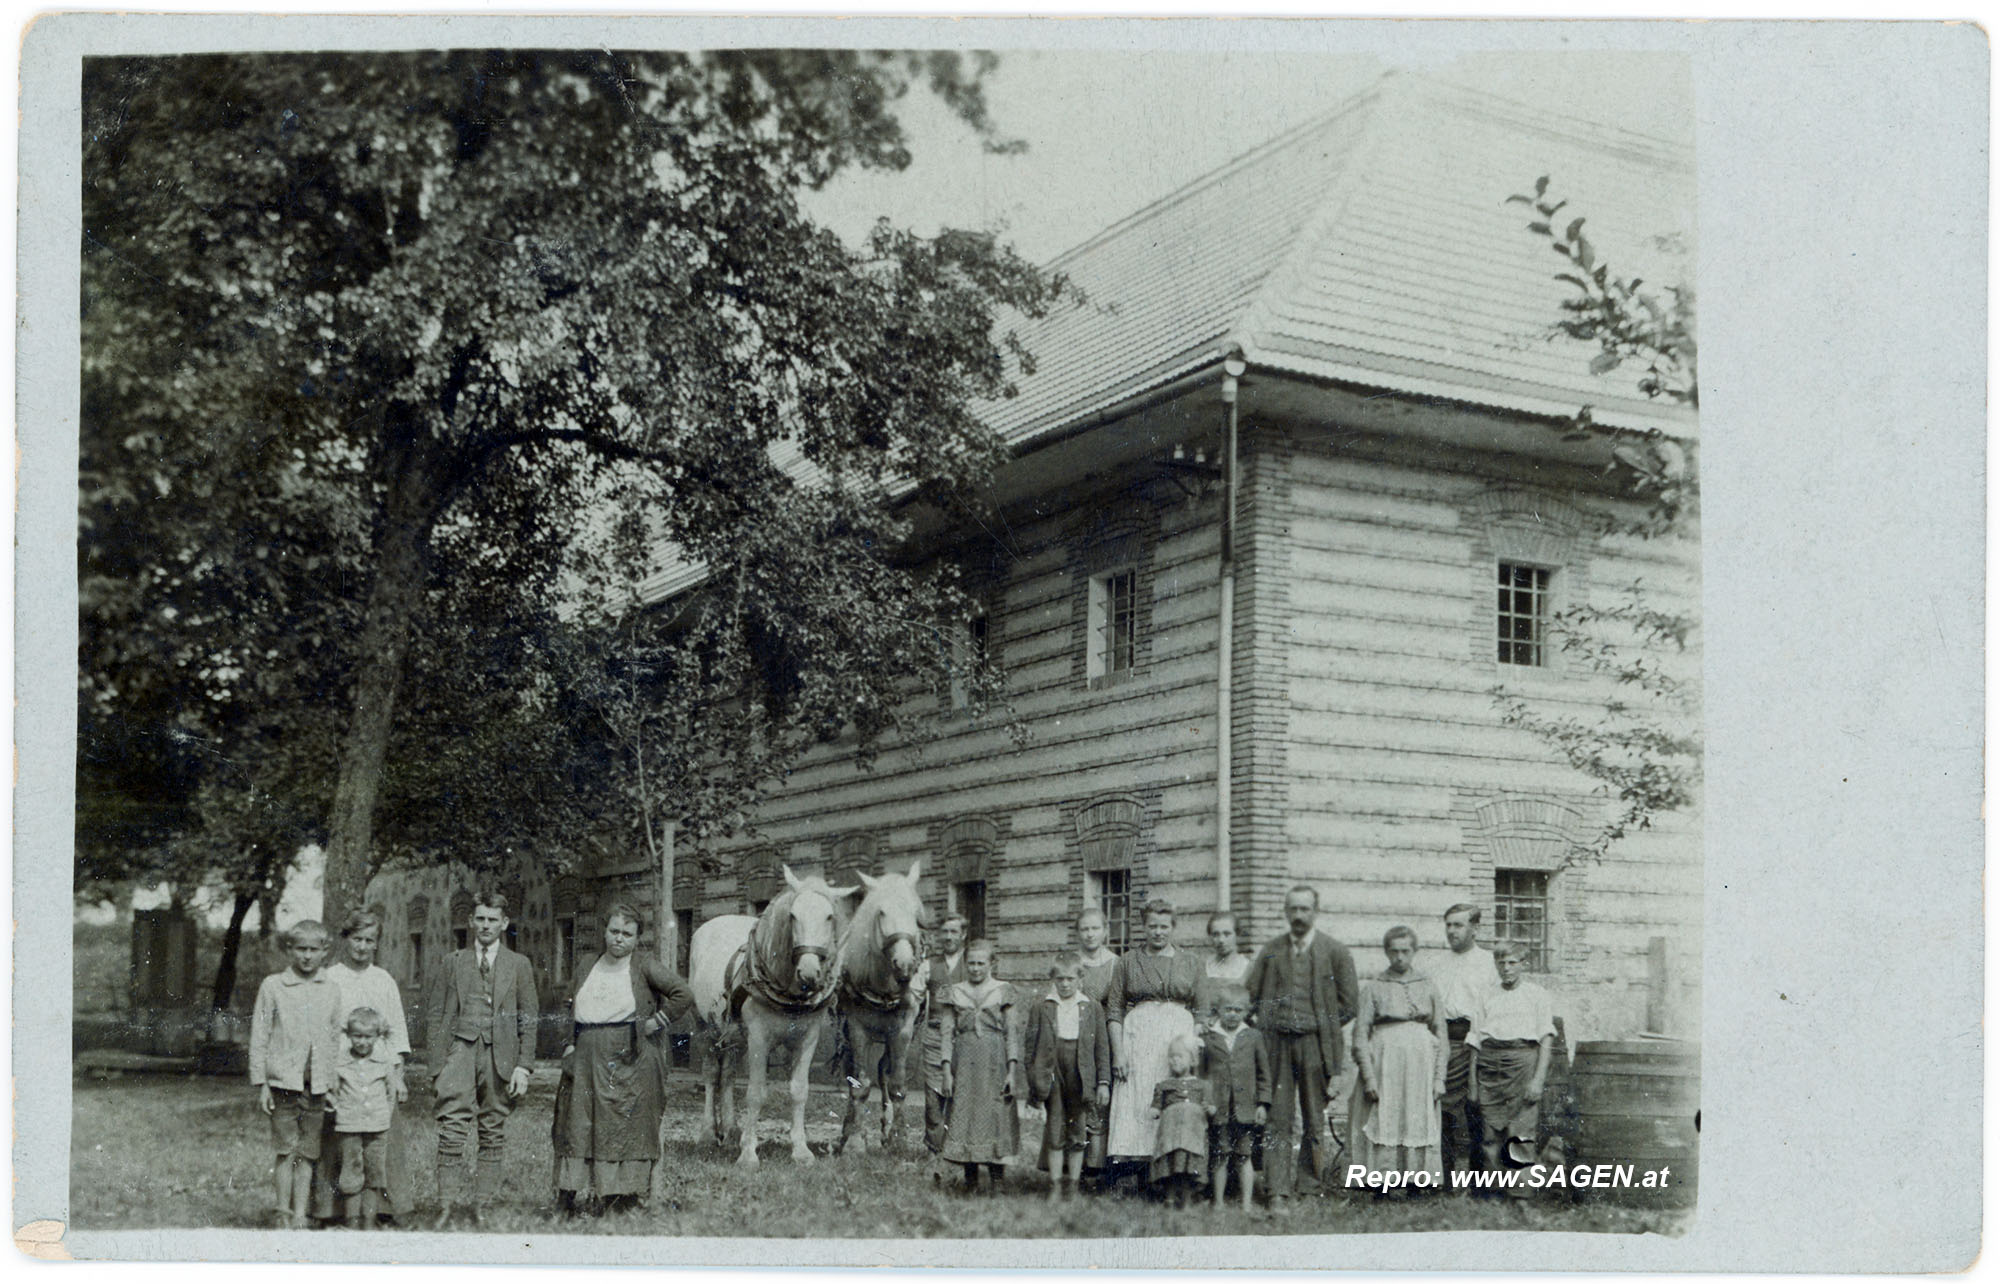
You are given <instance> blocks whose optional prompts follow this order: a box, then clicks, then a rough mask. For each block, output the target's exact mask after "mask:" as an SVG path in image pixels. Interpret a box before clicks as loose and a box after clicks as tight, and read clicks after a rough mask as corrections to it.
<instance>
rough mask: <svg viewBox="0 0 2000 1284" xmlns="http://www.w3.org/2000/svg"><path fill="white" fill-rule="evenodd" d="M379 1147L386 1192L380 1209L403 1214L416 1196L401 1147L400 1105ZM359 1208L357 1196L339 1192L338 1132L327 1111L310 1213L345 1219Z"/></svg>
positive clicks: (406, 1158)
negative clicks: (384, 1166) (383, 1160)
mask: <svg viewBox="0 0 2000 1284" xmlns="http://www.w3.org/2000/svg"><path fill="white" fill-rule="evenodd" d="M382 1148H383V1150H384V1151H385V1152H386V1153H387V1156H388V1158H387V1161H386V1163H387V1168H388V1173H387V1177H388V1193H387V1197H386V1198H384V1199H383V1201H382V1211H383V1212H384V1213H386V1214H388V1215H390V1216H392V1217H406V1216H408V1215H409V1212H410V1209H411V1208H412V1207H413V1206H414V1205H415V1199H414V1197H413V1195H412V1192H411V1190H410V1159H409V1155H408V1154H407V1153H406V1150H405V1146H404V1136H403V1108H402V1107H401V1106H398V1107H396V1108H395V1110H394V1111H392V1112H391V1113H390V1115H389V1129H388V1131H387V1132H386V1133H385V1134H383V1138H382ZM359 1207H360V1203H359V1200H358V1199H357V1198H356V1197H354V1196H349V1195H343V1194H341V1193H340V1134H339V1133H337V1132H335V1131H334V1130H333V1111H331V1110H329V1111H327V1112H326V1122H325V1125H324V1127H323V1129H322V1131H321V1133H320V1142H319V1163H318V1164H317V1165H315V1166H314V1169H313V1190H312V1215H313V1216H314V1217H316V1218H318V1219H320V1220H321V1221H336V1222H338V1221H346V1220H347V1218H348V1217H349V1216H350V1215H351V1214H352V1213H353V1212H354V1210H355V1209H357V1208H359Z"/></svg>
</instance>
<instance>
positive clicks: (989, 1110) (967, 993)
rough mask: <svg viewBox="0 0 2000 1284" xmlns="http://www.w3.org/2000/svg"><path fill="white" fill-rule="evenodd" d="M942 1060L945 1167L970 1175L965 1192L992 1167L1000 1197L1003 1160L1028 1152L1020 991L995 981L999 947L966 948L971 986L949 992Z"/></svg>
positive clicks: (977, 944)
mask: <svg viewBox="0 0 2000 1284" xmlns="http://www.w3.org/2000/svg"><path fill="white" fill-rule="evenodd" d="M944 997H945V1006H946V1008H947V1011H946V1013H945V1018H944V1025H943V1028H942V1029H941V1030H940V1034H941V1035H942V1036H943V1037H942V1040H941V1046H940V1049H939V1050H940V1053H941V1055H942V1056H943V1058H944V1076H943V1077H944V1092H945V1095H946V1096H947V1097H949V1098H951V1108H950V1113H949V1114H948V1115H947V1116H946V1122H945V1137H944V1152H943V1154H944V1160H945V1162H946V1163H950V1164H960V1165H962V1166H963V1167H964V1169H965V1187H966V1190H967V1191H968V1192H969V1191H971V1190H974V1189H976V1188H977V1183H978V1181H979V1168H980V1165H982V1164H984V1165H985V1166H986V1173H987V1178H988V1185H987V1190H988V1192H989V1193H992V1194H998V1193H999V1191H1000V1187H1001V1184H1002V1182H1003V1179H1004V1170H1003V1168H1002V1167H1001V1165H1002V1163H1003V1161H1005V1160H1006V1159H1007V1158H1008V1157H1009V1156H1011V1155H1013V1154H1014V1153H1015V1152H1016V1151H1018V1150H1020V1148H1021V1118H1020V1116H1019V1115H1018V1114H1016V1113H1015V1111H1014V1100H1015V1098H1016V1097H1017V1096H1018V1095H1019V1092H1018V1089H1019V1086H1020V1078H1021V1019H1020V1014H1019V1012H1018V1010H1017V1009H1016V1006H1015V1003H1014V987H1013V986H1011V985H1009V984H1007V983H1006V982H1005V981H1003V980H1001V979H1000V978H999V977H997V976H995V975H993V942H991V941H974V942H973V943H972V944H970V945H968V946H966V947H965V979H964V980H963V981H960V982H959V983H958V984H956V985H954V986H952V987H951V988H950V989H948V990H946V991H945V996H944Z"/></svg>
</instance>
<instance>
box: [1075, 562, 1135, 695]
mask: <svg viewBox="0 0 2000 1284" xmlns="http://www.w3.org/2000/svg"><path fill="white" fill-rule="evenodd" d="M1089 623H1090V635H1089V636H1090V657H1089V664H1088V666H1087V672H1088V674H1089V677H1090V680H1091V681H1092V682H1105V681H1113V680H1116V679H1117V678H1118V677H1119V676H1120V675H1123V674H1129V673H1131V672H1132V668H1133V666H1134V664H1135V663H1136V662H1137V660H1138V655H1139V573H1138V572H1137V571H1135V570H1132V569H1130V568H1129V567H1128V568H1126V569H1125V570H1119V571H1107V572H1105V573H1104V574H1102V575H1096V576H1092V577H1091V581H1090V621H1089Z"/></svg>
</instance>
